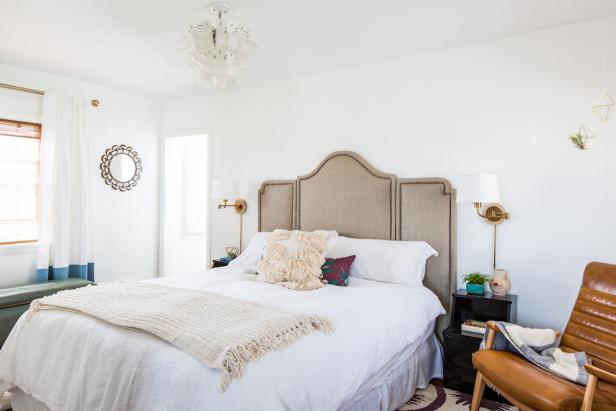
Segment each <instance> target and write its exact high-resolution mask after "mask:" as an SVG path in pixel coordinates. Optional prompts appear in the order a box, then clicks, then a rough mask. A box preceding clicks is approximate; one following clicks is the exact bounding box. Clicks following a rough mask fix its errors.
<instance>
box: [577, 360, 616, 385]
mask: <svg viewBox="0 0 616 411" xmlns="http://www.w3.org/2000/svg"><path fill="white" fill-rule="evenodd" d="M584 368H585V369H586V372H587V373H588V374H590V375H594V376H595V377H597V378H598V379H600V380H602V381H605V382H607V383H609V384H612V385H616V374H613V373H611V372H609V371H605V370H602V369H601V368H597V367H595V366H594V365H590V364H586V365H584Z"/></svg>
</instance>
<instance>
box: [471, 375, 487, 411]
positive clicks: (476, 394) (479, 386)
mask: <svg viewBox="0 0 616 411" xmlns="http://www.w3.org/2000/svg"><path fill="white" fill-rule="evenodd" d="M485 387H486V382H485V380H484V379H483V375H481V373H480V372H479V371H477V377H476V378H475V388H474V389H473V402H472V403H471V411H478V410H479V405H480V404H481V397H483V389H484V388H485Z"/></svg>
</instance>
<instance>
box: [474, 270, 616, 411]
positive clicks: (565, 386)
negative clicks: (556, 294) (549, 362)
mask: <svg viewBox="0 0 616 411" xmlns="http://www.w3.org/2000/svg"><path fill="white" fill-rule="evenodd" d="M497 332H498V328H496V326H495V325H494V324H493V323H490V322H489V323H488V336H487V338H486V348H487V349H485V350H482V351H478V352H476V353H475V354H473V366H474V367H475V369H477V378H476V380H475V391H474V393H473V403H472V405H471V411H477V410H478V409H479V403H480V402H481V396H482V395H483V389H484V388H485V385H486V383H487V384H489V385H490V386H493V387H494V388H496V389H497V390H498V391H499V392H500V393H501V394H502V395H503V396H504V397H505V398H507V399H508V400H509V401H511V403H512V404H514V405H515V406H517V407H518V408H520V409H521V410H530V409H533V410H541V411H542V410H558V411H561V410H563V411H565V410H566V411H569V410H571V411H574V410H575V411H577V410H580V409H582V410H583V411H589V410H590V409H591V407H592V409H593V410H595V411H604V410H616V265H611V264H602V263H590V264H588V266H587V267H586V270H585V271H584V279H583V280H582V287H581V288H580V292H579V294H578V297H577V300H576V302H575V306H574V307H573V311H572V313H571V317H570V318H569V322H568V323H567V328H566V329H565V332H564V334H563V337H562V339H561V342H560V347H561V349H562V350H563V351H584V352H586V354H587V355H588V356H589V357H590V358H591V360H592V365H587V366H586V370H587V371H588V374H589V375H588V377H589V378H588V384H587V385H586V386H585V387H584V386H582V385H578V384H575V383H573V382H569V381H566V380H564V379H562V378H560V377H558V376H557V375H555V374H552V373H549V372H547V371H545V370H543V369H541V368H539V367H536V366H534V365H532V364H531V363H529V362H528V361H526V360H525V359H524V358H522V357H521V356H519V355H516V354H513V353H510V352H503V351H494V350H491V349H490V348H492V344H493V342H494V336H495V335H496V333H497Z"/></svg>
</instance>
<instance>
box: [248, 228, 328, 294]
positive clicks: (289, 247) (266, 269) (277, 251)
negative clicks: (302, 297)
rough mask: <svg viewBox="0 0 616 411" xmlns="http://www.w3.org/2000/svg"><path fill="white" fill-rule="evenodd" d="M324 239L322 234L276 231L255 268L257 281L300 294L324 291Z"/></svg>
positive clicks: (325, 242)
mask: <svg viewBox="0 0 616 411" xmlns="http://www.w3.org/2000/svg"><path fill="white" fill-rule="evenodd" d="M327 236H328V235H327V231H323V230H318V231H313V232H306V231H287V230H275V231H274V232H273V233H272V235H271V236H270V237H269V238H268V239H267V243H266V245H265V248H264V249H263V259H262V260H261V262H260V263H259V264H258V265H257V271H258V273H259V276H258V277H257V278H258V280H259V281H264V282H267V283H272V284H278V285H281V286H283V287H287V288H290V289H292V290H301V291H308V290H315V289H317V288H321V287H323V285H324V284H323V283H322V282H321V280H320V277H321V266H322V265H323V263H324V262H325V258H324V257H323V253H325V250H326V249H327Z"/></svg>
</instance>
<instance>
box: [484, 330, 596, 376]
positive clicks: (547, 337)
mask: <svg viewBox="0 0 616 411" xmlns="http://www.w3.org/2000/svg"><path fill="white" fill-rule="evenodd" d="M495 323H496V326H497V327H498V329H499V330H500V332H499V333H496V337H495V338H494V345H493V346H492V349H493V350H496V351H510V352H513V353H516V354H519V355H521V356H522V357H524V358H525V359H527V360H528V361H530V362H531V363H533V364H534V365H536V366H537V367H539V368H543V369H544V370H546V371H549V372H551V373H553V374H556V375H559V376H561V377H563V378H565V379H567V380H569V381H573V382H575V383H577V384H581V385H586V382H587V380H588V374H587V373H586V370H585V369H584V364H590V359H589V358H588V357H587V356H586V353H584V352H564V351H562V350H561V349H560V348H557V347H555V343H556V333H555V332H554V331H553V330H548V329H532V328H525V327H521V326H519V325H516V324H511V323H507V322H504V321H496V322H495ZM487 335H488V334H487V333H486V336H484V339H483V342H482V343H481V349H483V348H484V347H485V343H486V338H487Z"/></svg>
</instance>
